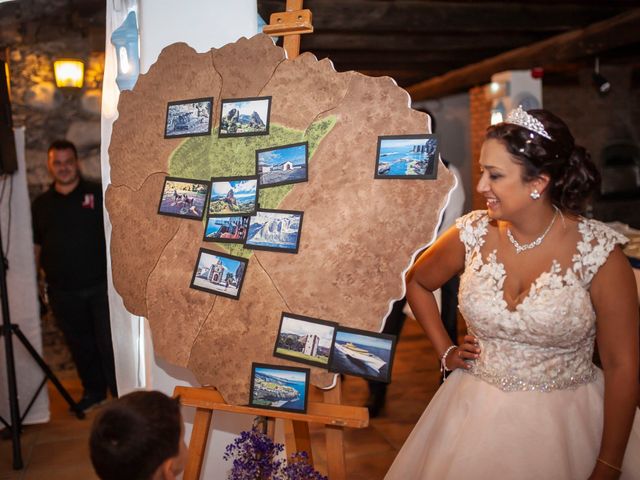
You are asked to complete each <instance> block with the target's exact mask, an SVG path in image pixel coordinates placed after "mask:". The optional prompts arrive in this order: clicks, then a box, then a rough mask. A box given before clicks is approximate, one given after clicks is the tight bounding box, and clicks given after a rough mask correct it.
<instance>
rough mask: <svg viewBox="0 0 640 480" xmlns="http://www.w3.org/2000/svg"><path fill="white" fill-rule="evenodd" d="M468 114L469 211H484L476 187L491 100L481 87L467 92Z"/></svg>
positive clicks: (489, 116) (484, 206)
mask: <svg viewBox="0 0 640 480" xmlns="http://www.w3.org/2000/svg"><path fill="white" fill-rule="evenodd" d="M469 112H470V115H471V122H470V124H469V127H470V129H471V132H470V133H471V134H470V139H471V191H472V199H471V209H472V210H484V209H486V202H485V200H484V197H483V196H482V195H480V194H478V192H476V185H477V184H478V180H479V179H480V166H479V165H478V160H479V158H480V149H481V148H482V142H483V141H484V135H485V132H486V131H487V127H488V126H489V125H490V123H491V100H487V99H486V98H485V94H484V87H483V86H480V87H474V88H472V89H471V90H469Z"/></svg>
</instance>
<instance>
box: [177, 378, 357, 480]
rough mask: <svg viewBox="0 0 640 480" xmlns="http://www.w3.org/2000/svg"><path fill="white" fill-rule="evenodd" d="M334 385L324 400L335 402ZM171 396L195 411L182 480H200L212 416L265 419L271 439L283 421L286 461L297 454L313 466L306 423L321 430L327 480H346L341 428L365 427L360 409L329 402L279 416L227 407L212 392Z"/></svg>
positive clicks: (181, 391) (194, 390)
mask: <svg viewBox="0 0 640 480" xmlns="http://www.w3.org/2000/svg"><path fill="white" fill-rule="evenodd" d="M337 381H338V383H337V385H336V386H335V387H334V388H333V389H331V390H329V391H326V392H325V394H324V397H325V401H326V400H327V399H328V398H331V397H336V398H338V399H339V397H340V393H341V385H340V379H339V378H338V380H337ZM173 394H174V396H180V403H181V404H182V405H184V406H186V407H195V408H196V414H195V418H194V421H193V430H192V432H191V440H190V442H189V457H188V461H187V466H186V468H185V470H184V480H200V475H201V473H202V465H203V463H204V453H205V451H206V448H207V439H208V436H209V431H210V430H211V420H212V417H213V412H214V411H217V412H231V413H240V414H244V415H253V416H264V417H267V435H268V436H269V437H271V438H273V434H274V432H275V420H276V419H277V418H280V419H282V420H283V421H284V430H285V451H286V454H287V457H289V456H290V455H291V454H292V453H294V452H297V451H305V452H307V453H308V454H309V462H310V464H311V465H313V453H312V449H311V439H310V437H309V423H318V424H320V425H324V426H325V434H326V448H327V469H328V473H329V479H330V480H346V478H347V477H346V469H345V461H344V442H343V441H344V428H345V427H348V428H365V427H366V426H367V425H368V424H369V412H368V411H367V409H366V408H364V407H353V406H349V405H340V404H339V403H329V402H309V404H308V407H307V413H291V412H279V411H277V410H265V409H262V408H255V407H245V406H237V405H229V404H227V403H225V401H224V399H223V398H222V395H220V392H218V391H217V390H216V389H215V388H194V387H176V388H175V390H174V391H173Z"/></svg>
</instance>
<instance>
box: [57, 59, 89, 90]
mask: <svg viewBox="0 0 640 480" xmlns="http://www.w3.org/2000/svg"><path fill="white" fill-rule="evenodd" d="M53 74H54V76H55V78H56V86H57V87H58V88H82V85H83V83H84V62H83V61H82V60H79V59H77V58H59V59H57V60H55V61H54V62H53Z"/></svg>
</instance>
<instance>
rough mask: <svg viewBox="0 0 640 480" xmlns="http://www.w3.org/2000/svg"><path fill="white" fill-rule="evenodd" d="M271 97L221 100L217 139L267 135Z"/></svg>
mask: <svg viewBox="0 0 640 480" xmlns="http://www.w3.org/2000/svg"><path fill="white" fill-rule="evenodd" d="M270 112H271V97H252V98H232V99H223V100H222V108H221V109H220V130H219V131H218V137H221V138H224V137H246V136H250V135H268V134H269V114H270Z"/></svg>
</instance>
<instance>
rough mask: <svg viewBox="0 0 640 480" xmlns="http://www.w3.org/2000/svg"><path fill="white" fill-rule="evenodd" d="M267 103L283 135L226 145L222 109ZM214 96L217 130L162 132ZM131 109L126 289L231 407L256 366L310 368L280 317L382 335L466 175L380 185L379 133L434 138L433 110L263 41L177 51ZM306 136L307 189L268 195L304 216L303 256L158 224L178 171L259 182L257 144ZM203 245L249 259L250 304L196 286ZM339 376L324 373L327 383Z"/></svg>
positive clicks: (115, 217) (165, 345)
mask: <svg viewBox="0 0 640 480" xmlns="http://www.w3.org/2000/svg"><path fill="white" fill-rule="evenodd" d="M258 96H261V97H262V96H271V97H272V103H271V119H270V120H271V123H270V131H269V135H266V136H254V137H239V138H218V135H217V128H218V119H219V116H220V108H221V107H220V101H221V99H228V98H244V97H258ZM203 97H213V98H214V107H213V126H212V130H213V133H212V134H211V135H210V136H200V137H191V138H170V139H166V138H164V127H165V115H166V111H167V103H168V102H171V101H176V100H185V99H195V98H203ZM118 110H119V117H118V120H117V121H116V122H115V124H114V126H113V134H112V138H111V145H110V147H109V157H110V163H111V184H110V185H109V187H108V189H107V192H106V206H107V209H108V212H109V216H110V220H111V223H112V226H113V229H112V237H111V259H112V270H113V281H114V285H115V288H116V290H117V292H118V293H119V294H120V295H121V296H122V298H123V300H124V304H125V306H126V308H127V309H128V310H129V311H130V312H131V313H133V314H136V315H141V316H145V317H147V318H148V320H149V324H150V326H151V330H152V335H153V343H154V348H155V353H156V355H158V356H160V357H162V358H164V359H165V360H167V361H169V362H171V363H173V364H176V365H179V366H182V367H187V368H189V369H190V370H191V371H192V372H193V373H194V374H195V376H196V377H197V379H198V380H199V381H200V382H201V383H202V384H209V385H214V386H216V387H217V388H218V389H219V390H220V391H221V393H222V394H223V396H224V397H225V400H226V401H228V402H229V403H232V404H244V403H247V401H248V391H249V383H250V376H251V363H252V362H263V363H272V364H285V365H287V364H288V365H291V366H293V365H296V364H295V363H292V362H289V361H287V360H284V359H280V358H274V357H273V355H272V352H273V348H274V342H275V340H276V336H277V332H278V326H279V322H280V317H281V313H282V312H291V313H295V314H298V315H305V316H309V317H314V318H319V319H324V320H329V321H334V322H338V323H340V324H341V325H343V326H347V327H352V328H361V329H366V330H371V331H379V330H380V329H381V325H382V321H383V319H384V317H385V316H386V315H387V313H388V311H389V305H390V302H392V301H393V300H394V299H397V298H400V297H401V296H402V294H403V282H402V273H403V271H405V270H406V268H407V267H408V266H409V264H410V262H411V258H412V255H413V254H414V252H415V251H416V250H418V249H419V248H421V247H423V246H424V245H425V244H426V243H427V242H429V241H430V240H431V238H432V236H433V232H434V231H435V228H436V225H437V222H438V219H439V216H440V211H441V209H442V208H443V207H444V204H445V202H446V198H447V194H448V192H449V190H450V189H451V188H452V186H453V184H454V181H455V180H454V177H453V175H451V174H450V173H449V172H448V170H447V169H446V168H444V167H443V165H442V164H439V165H438V169H437V171H438V175H437V179H435V180H417V179H416V180H399V179H384V180H381V179H374V171H375V162H376V152H377V140H378V136H380V135H405V134H419V133H427V131H428V130H427V129H428V120H427V116H426V115H425V114H424V113H421V112H417V111H415V110H412V109H411V108H409V96H408V94H407V93H406V92H405V91H404V90H402V89H401V88H399V87H398V86H397V85H396V84H395V82H394V81H393V80H392V79H390V78H388V77H382V78H372V77H367V76H364V75H361V74H359V73H356V72H344V73H338V72H336V71H335V70H334V68H333V66H332V64H331V62H329V61H328V60H322V61H318V60H317V59H316V58H315V57H314V56H313V55H311V54H309V53H305V54H303V55H301V56H299V57H297V58H296V59H294V60H288V59H285V53H284V50H282V49H281V48H279V47H276V46H275V45H274V44H273V43H272V41H271V40H270V39H269V37H267V36H265V35H258V36H256V37H253V38H251V39H245V38H242V39H240V40H239V41H237V42H236V43H233V44H229V45H226V46H224V47H222V48H220V49H212V50H210V51H209V52H206V53H197V52H195V51H194V50H193V49H191V48H190V47H189V46H187V45H186V44H183V43H178V44H173V45H171V46H169V47H167V48H165V49H164V50H163V51H162V53H161V55H160V56H159V58H158V60H157V62H156V63H155V64H154V65H153V66H152V67H151V68H150V69H149V72H148V73H146V74H144V75H141V76H140V77H139V79H138V81H137V84H136V86H135V88H134V89H133V90H132V91H125V92H122V94H121V96H120V101H119V104H118ZM304 141H308V142H309V169H308V177H309V180H308V182H305V183H298V184H295V185H285V186H280V187H275V188H271V189H268V190H264V191H262V192H261V193H260V198H259V203H260V206H261V207H262V208H278V209H284V210H300V211H304V224H303V227H302V232H301V239H300V245H299V251H298V253H297V254H285V253H278V252H271V251H255V250H253V251H252V250H245V249H244V248H243V246H242V245H229V244H219V243H209V242H207V243H204V242H203V241H202V238H203V231H204V222H200V221H194V220H186V219H183V218H175V217H168V216H162V215H158V214H157V210H158V202H159V199H160V195H161V191H162V187H163V181H164V178H165V176H174V177H186V178H194V179H201V180H209V179H210V178H211V177H213V176H240V175H254V174H255V168H256V165H255V150H257V149H263V148H269V147H274V146H278V145H284V144H289V143H294V142H304ZM201 247H205V248H208V249H210V250H216V251H220V252H226V253H231V254H233V255H239V256H243V257H245V258H248V259H249V263H248V266H247V270H246V273H245V279H244V284H243V287H242V291H241V295H240V298H239V299H237V300H235V299H231V298H225V297H221V296H216V295H212V294H210V293H207V292H203V291H199V290H195V289H192V288H190V282H191V277H192V274H193V271H194V266H195V263H196V260H197V256H198V251H199V249H200V248H201ZM333 376H334V375H333V374H330V373H329V372H327V371H326V370H323V369H320V368H317V367H313V368H312V369H311V383H312V384H314V385H316V386H320V387H327V386H329V385H331V384H332V382H333Z"/></svg>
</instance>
